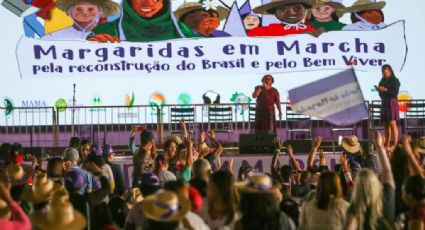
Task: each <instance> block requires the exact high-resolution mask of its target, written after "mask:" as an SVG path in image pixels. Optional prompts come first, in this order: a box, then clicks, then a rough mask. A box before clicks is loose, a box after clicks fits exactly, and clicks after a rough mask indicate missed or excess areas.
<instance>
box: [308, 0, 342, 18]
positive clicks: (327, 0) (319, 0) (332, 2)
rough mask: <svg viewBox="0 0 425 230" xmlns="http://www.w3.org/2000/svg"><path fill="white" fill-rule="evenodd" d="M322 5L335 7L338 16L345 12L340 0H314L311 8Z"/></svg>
mask: <svg viewBox="0 0 425 230" xmlns="http://www.w3.org/2000/svg"><path fill="white" fill-rule="evenodd" d="M323 6H330V7H332V8H334V9H335V12H336V15H337V16H338V18H341V17H342V15H344V14H345V13H346V11H345V10H346V7H345V6H344V5H343V4H342V0H315V1H314V3H313V8H320V7H323Z"/></svg>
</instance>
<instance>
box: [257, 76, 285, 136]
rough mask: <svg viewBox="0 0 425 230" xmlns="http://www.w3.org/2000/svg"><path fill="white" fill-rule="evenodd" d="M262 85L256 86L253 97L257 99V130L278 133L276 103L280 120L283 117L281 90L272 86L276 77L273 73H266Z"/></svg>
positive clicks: (258, 131)
mask: <svg viewBox="0 0 425 230" xmlns="http://www.w3.org/2000/svg"><path fill="white" fill-rule="evenodd" d="M261 82H262V83H263V84H262V85H259V86H256V87H255V90H254V92H253V93H252V97H253V98H256V99H257V105H256V108H255V132H256V133H270V132H272V133H276V117H275V112H274V105H275V104H276V107H277V110H278V111H279V120H280V119H282V109H281V107H280V96H279V91H277V89H276V88H274V87H272V84H273V83H274V78H273V76H272V75H269V74H267V75H264V77H263V78H262V79H261Z"/></svg>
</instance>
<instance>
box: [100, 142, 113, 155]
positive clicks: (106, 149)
mask: <svg viewBox="0 0 425 230" xmlns="http://www.w3.org/2000/svg"><path fill="white" fill-rule="evenodd" d="M102 152H103V153H102V154H103V156H109V155H112V154H113V153H114V149H113V148H112V145H104V146H103V151H102Z"/></svg>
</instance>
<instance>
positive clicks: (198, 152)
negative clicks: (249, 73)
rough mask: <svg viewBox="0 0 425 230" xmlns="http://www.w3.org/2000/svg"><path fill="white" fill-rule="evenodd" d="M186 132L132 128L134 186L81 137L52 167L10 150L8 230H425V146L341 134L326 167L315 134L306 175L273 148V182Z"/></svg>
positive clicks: (208, 138) (4, 197)
mask: <svg viewBox="0 0 425 230" xmlns="http://www.w3.org/2000/svg"><path fill="white" fill-rule="evenodd" d="M181 126H182V132H183V133H182V136H181V137H179V136H174V135H172V136H169V137H168V138H167V139H166V141H165V143H164V146H163V151H159V150H158V149H157V148H156V145H155V143H154V138H153V134H152V132H150V131H148V130H145V129H143V128H141V127H138V126H135V127H133V129H132V132H131V135H130V145H129V149H130V152H131V154H132V155H133V162H134V165H133V167H134V170H133V174H132V175H131V179H132V180H131V186H130V188H126V186H125V184H126V183H125V181H124V176H123V171H122V168H121V167H120V166H119V165H116V164H114V156H115V153H114V149H113V148H112V146H110V145H103V146H100V145H97V144H91V143H90V142H88V141H80V139H79V138H77V137H73V138H72V139H71V141H70V147H68V148H66V149H65V150H64V152H63V155H62V156H61V157H50V158H49V159H48V161H47V164H46V162H43V158H42V157H37V156H32V155H26V154H24V153H23V149H22V146H21V145H20V144H17V143H14V144H9V143H3V144H2V145H1V148H0V160H1V165H2V167H1V169H2V170H1V173H0V176H1V178H0V179H1V182H0V226H1V229H19V230H25V229H43V230H45V229H102V230H103V229H164V230H166V229H217V230H218V229H237V230H239V229H247V230H250V229H253V230H254V229H255V230H258V229H270V230H272V229H273V230H274V229H319V230H320V229H326V230H332V229H372V230H373V229H376V230H378V229H425V179H424V176H425V173H424V168H423V156H424V155H423V154H424V153H425V138H419V139H415V140H411V138H410V137H409V136H407V135H406V136H403V137H402V139H401V141H400V142H399V143H398V144H397V145H396V146H395V148H387V147H386V146H385V137H383V136H382V135H381V134H380V133H379V132H375V134H374V141H373V145H372V147H371V148H369V147H365V146H361V144H360V143H359V141H358V139H357V137H356V136H349V137H345V138H343V140H342V143H341V146H342V148H343V149H344V152H343V153H342V154H341V156H340V158H339V163H338V164H336V165H335V166H334V167H333V168H330V167H329V165H328V161H327V159H326V154H324V153H323V150H322V149H321V142H322V138H321V137H316V138H315V139H314V143H313V147H312V149H311V152H310V153H309V156H308V160H307V165H306V168H305V169H303V168H301V166H300V165H299V162H298V161H297V159H296V157H295V155H294V149H293V148H292V147H291V146H288V147H287V148H286V150H285V153H284V154H287V156H288V157H289V159H290V164H285V165H279V163H278V159H279V155H280V154H282V152H281V151H280V150H281V149H282V148H283V147H282V146H283V145H282V143H281V141H278V140H277V141H276V145H277V149H278V150H277V151H276V153H275V154H274V156H273V159H272V163H271V165H270V172H271V173H269V174H266V173H262V172H258V171H257V170H256V169H255V168H254V167H253V166H251V165H249V164H243V165H242V166H241V167H240V168H239V169H238V171H236V172H234V171H233V163H232V162H230V164H222V163H221V160H220V156H221V154H222V152H223V147H222V145H221V143H220V141H218V140H217V139H216V135H215V133H214V131H213V130H210V131H209V132H202V133H201V134H200V140H199V141H198V143H196V144H194V143H193V142H192V139H194V138H193V137H191V136H190V135H189V133H188V132H187V131H186V128H185V123H184V121H182V122H181ZM138 131H140V146H139V147H138V148H137V147H136V145H135V136H136V134H137V133H138ZM24 160H28V161H29V162H31V163H30V164H28V163H25V162H24ZM28 161H26V162H28Z"/></svg>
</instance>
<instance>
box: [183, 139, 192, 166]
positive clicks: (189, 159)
mask: <svg viewBox="0 0 425 230" xmlns="http://www.w3.org/2000/svg"><path fill="white" fill-rule="evenodd" d="M183 140H184V144H185V145H186V151H187V154H186V165H187V166H188V167H189V168H192V164H193V151H192V141H191V140H190V137H189V136H187V137H184V138H183Z"/></svg>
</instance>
